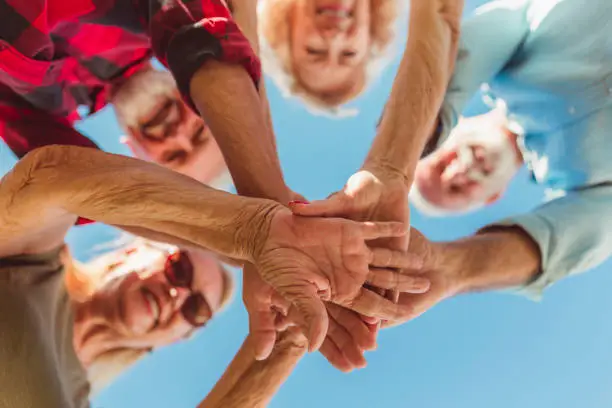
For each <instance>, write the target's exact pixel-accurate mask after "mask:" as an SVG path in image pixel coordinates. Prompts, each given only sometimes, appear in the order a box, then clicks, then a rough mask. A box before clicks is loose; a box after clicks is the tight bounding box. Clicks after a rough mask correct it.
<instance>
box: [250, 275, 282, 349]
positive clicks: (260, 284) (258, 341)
mask: <svg viewBox="0 0 612 408" xmlns="http://www.w3.org/2000/svg"><path fill="white" fill-rule="evenodd" d="M242 277H243V278H242V287H243V289H242V300H243V302H244V306H245V307H246V309H247V311H248V313H249V337H250V339H251V343H252V344H253V349H254V353H255V358H256V359H257V360H265V359H266V358H268V357H269V356H270V353H272V350H273V349H274V344H276V337H277V331H278V330H279V327H280V325H283V326H285V327H286V326H288V325H287V324H286V323H285V320H286V319H285V317H286V316H287V315H288V313H289V307H290V306H291V303H290V302H289V301H287V300H285V298H283V297H282V296H280V295H279V294H278V292H276V291H275V290H274V289H273V288H272V287H271V286H270V285H268V284H267V283H266V282H264V281H263V280H262V279H261V277H260V276H259V272H258V271H257V270H256V269H255V267H254V266H253V265H251V264H247V265H246V266H245V267H244V270H243V274H242Z"/></svg>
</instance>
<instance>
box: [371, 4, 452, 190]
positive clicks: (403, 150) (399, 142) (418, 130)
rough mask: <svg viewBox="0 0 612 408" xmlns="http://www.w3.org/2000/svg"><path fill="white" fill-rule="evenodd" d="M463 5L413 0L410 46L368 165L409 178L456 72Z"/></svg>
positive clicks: (396, 78) (401, 65) (408, 44)
mask: <svg viewBox="0 0 612 408" xmlns="http://www.w3.org/2000/svg"><path fill="white" fill-rule="evenodd" d="M446 3H448V4H453V3H459V4H460V5H454V4H453V5H450V6H449V5H446ZM462 4H463V1H455V0H452V1H450V0H449V1H442V0H438V1H432V0H418V1H416V0H415V1H412V2H411V12H410V25H409V34H408V41H407V45H406V49H405V51H404V55H403V57H402V61H401V63H400V67H399V69H398V72H397V75H396V77H395V81H394V83H393V88H392V91H391V95H390V97H389V101H388V102H387V106H386V107H385V113H384V116H383V118H382V121H381V123H380V127H379V129H378V134H377V137H376V139H375V140H374V143H373V145H372V148H371V150H370V152H369V154H368V157H367V159H366V165H365V167H368V166H376V167H380V166H383V167H387V168H390V169H391V170H394V171H397V172H399V173H401V174H402V175H404V176H405V177H406V178H407V181H408V182H411V180H412V177H413V173H414V169H415V167H416V164H417V162H418V160H419V158H420V156H421V153H422V151H423V149H424V147H425V144H426V142H427V140H428V139H429V137H430V136H431V134H432V132H433V130H434V127H435V125H436V119H437V114H438V111H439V109H440V106H441V104H442V100H443V97H444V93H445V91H446V86H447V83H448V81H449V78H450V76H451V73H452V69H453V65H454V59H455V54H456V49H457V42H458V37H459V34H458V30H459V24H460V17H461V9H462Z"/></svg>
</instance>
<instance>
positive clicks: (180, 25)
mask: <svg viewBox="0 0 612 408" xmlns="http://www.w3.org/2000/svg"><path fill="white" fill-rule="evenodd" d="M140 1H141V2H142V3H143V9H146V12H145V13H144V14H145V20H146V21H145V23H146V24H147V25H148V31H149V35H150V36H151V46H152V48H153V52H154V53H155V56H156V57H157V59H159V61H160V62H161V63H162V64H164V65H165V66H166V67H167V68H168V69H169V70H170V71H171V72H172V74H173V76H174V78H175V80H176V82H177V84H178V87H179V90H180V91H181V93H182V95H183V97H184V98H185V100H186V101H187V102H188V104H189V105H190V106H191V107H192V108H193V102H192V101H191V97H190V95H189V85H190V83H191V79H192V77H193V75H194V74H195V73H196V71H197V70H198V69H200V68H201V67H202V66H203V65H204V63H205V62H206V61H208V60H210V59H216V60H219V61H223V62H229V63H235V64H240V65H242V66H243V67H244V68H245V70H246V71H247V72H248V73H249V75H250V76H251V78H252V79H253V82H254V84H255V86H258V84H259V80H260V78H261V63H260V61H259V58H258V57H257V55H256V54H255V52H254V51H253V49H252V48H251V45H250V43H249V41H248V39H247V38H246V37H245V36H244V35H243V33H242V32H241V31H240V29H239V28H238V25H237V24H236V22H235V21H234V20H233V19H232V16H231V13H230V11H229V9H228V8H227V6H226V3H225V1H223V0H140Z"/></svg>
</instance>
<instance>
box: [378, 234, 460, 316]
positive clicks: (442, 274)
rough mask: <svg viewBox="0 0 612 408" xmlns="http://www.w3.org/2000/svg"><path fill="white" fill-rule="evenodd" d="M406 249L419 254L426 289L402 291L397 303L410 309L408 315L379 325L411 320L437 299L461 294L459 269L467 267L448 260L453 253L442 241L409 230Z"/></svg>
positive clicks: (456, 261)
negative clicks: (434, 241) (425, 279)
mask: <svg viewBox="0 0 612 408" xmlns="http://www.w3.org/2000/svg"><path fill="white" fill-rule="evenodd" d="M411 234H412V235H411V240H410V247H409V249H408V251H409V252H411V253H415V254H419V255H420V256H421V257H422V259H423V262H424V266H423V277H425V278H427V279H428V280H429V281H430V282H431V286H430V288H429V291H427V292H426V293H422V294H409V293H402V294H400V298H399V301H398V303H399V304H400V305H402V306H404V307H408V308H409V309H411V310H412V314H411V315H410V316H404V317H403V318H402V319H399V320H396V321H389V322H385V323H383V328H387V327H392V326H396V325H398V324H402V323H405V322H407V321H409V320H412V319H415V318H417V317H419V316H420V315H422V314H423V313H425V312H426V311H428V310H429V309H431V308H432V307H434V306H435V305H436V304H438V303H440V302H441V301H443V300H445V299H447V298H450V297H452V296H455V295H456V294H458V293H461V292H462V291H463V288H464V282H463V277H462V276H463V275H462V273H461V271H462V270H463V269H464V268H469V267H470V266H469V265H466V264H465V262H462V261H459V260H455V259H452V258H453V256H454V255H453V254H451V255H449V251H446V250H445V247H444V245H443V244H437V243H433V242H431V241H429V240H428V239H427V238H425V236H423V234H421V233H420V232H419V231H418V230H416V229H412V231H411ZM457 266H458V267H457Z"/></svg>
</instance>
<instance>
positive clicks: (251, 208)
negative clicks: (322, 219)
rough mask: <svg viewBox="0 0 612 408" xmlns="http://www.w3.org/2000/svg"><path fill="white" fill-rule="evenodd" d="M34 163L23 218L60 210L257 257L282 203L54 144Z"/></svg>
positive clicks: (22, 194)
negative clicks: (43, 210)
mask: <svg viewBox="0 0 612 408" xmlns="http://www.w3.org/2000/svg"><path fill="white" fill-rule="evenodd" d="M27 160H28V161H29V163H28V164H24V165H26V166H27V172H28V175H27V177H26V178H25V179H24V181H23V183H22V184H23V186H22V188H21V189H20V190H19V191H18V192H16V193H15V194H13V197H12V199H13V203H12V208H14V209H15V210H14V211H16V212H18V213H19V214H18V218H19V219H20V220H22V221H23V222H24V223H27V222H29V221H28V220H29V218H30V217H34V216H36V214H34V213H33V211H36V210H37V207H38V208H53V209H55V212H56V213H59V212H60V210H61V211H63V212H64V213H67V214H76V215H79V216H81V217H86V218H88V219H92V220H96V221H100V222H103V223H106V224H111V225H121V226H124V227H127V228H135V229H141V230H146V231H150V232H152V233H156V234H159V235H160V236H170V237H174V239H175V240H176V241H178V242H182V243H185V244H186V243H191V244H192V245H193V246H195V247H198V248H203V249H210V250H213V251H215V252H218V253H220V254H222V255H226V256H229V257H233V258H237V259H244V260H250V259H251V256H252V252H253V251H254V248H255V246H256V245H257V242H258V241H260V240H261V235H260V236H259V237H258V236H257V235H259V234H260V233H258V232H256V231H257V230H258V229H259V230H261V231H263V234H267V228H269V217H270V214H271V213H272V212H273V211H274V210H275V209H276V208H278V205H277V204H275V203H273V202H271V201H267V200H257V199H250V198H246V197H238V196H235V195H231V194H228V193H225V192H221V191H218V190H214V189H211V188H208V187H206V186H204V185H202V184H201V183H198V182H197V181H195V180H193V179H191V178H189V177H186V176H183V175H180V174H178V173H175V172H172V171H170V170H167V169H165V168H163V167H161V166H157V165H155V164H150V163H146V162H143V161H141V160H136V159H132V158H129V157H124V156H119V155H113V154H108V153H104V152H101V151H97V150H95V149H87V148H78V147H68V146H53V147H49V148H44V149H39V150H38V151H37V152H36V153H35V154H34V155H32V156H30V157H29V158H28V159H27ZM50 197H52V199H51V198H50ZM15 201H19V202H21V203H23V206H21V207H20V205H19V203H18V202H15ZM24 208H27V211H26V212H24V211H23V209H24ZM28 211H29V212H30V213H28Z"/></svg>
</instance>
